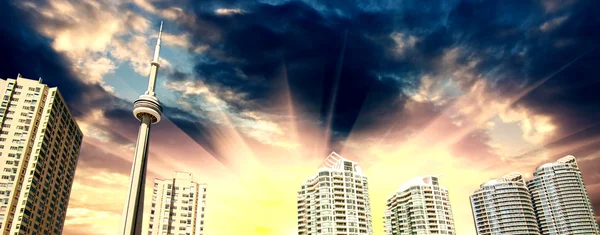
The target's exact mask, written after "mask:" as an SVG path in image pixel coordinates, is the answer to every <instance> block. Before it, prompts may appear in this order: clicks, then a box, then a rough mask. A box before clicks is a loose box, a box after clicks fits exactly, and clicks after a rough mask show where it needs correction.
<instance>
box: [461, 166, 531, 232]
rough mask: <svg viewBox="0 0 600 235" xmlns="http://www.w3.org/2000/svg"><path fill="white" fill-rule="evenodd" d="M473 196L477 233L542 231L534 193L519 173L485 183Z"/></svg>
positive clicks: (472, 205)
mask: <svg viewBox="0 0 600 235" xmlns="http://www.w3.org/2000/svg"><path fill="white" fill-rule="evenodd" d="M470 199H471V209H472V211H473V219H474V221H475V228H476V230H477V234H478V235H502V234H522V235H540V230H539V229H538V225H537V221H536V218H535V213H534V210H533V204H532V203H531V195H530V194H529V190H528V189H527V185H526V184H525V180H524V179H523V176H522V175H521V174H520V173H517V172H513V173H510V174H507V175H505V176H503V177H500V178H498V179H493V180H490V181H488V182H486V183H484V184H482V185H481V186H480V188H479V189H478V190H477V191H475V193H473V194H472V195H471V197H470Z"/></svg>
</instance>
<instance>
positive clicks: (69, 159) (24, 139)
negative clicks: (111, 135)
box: [0, 75, 83, 235]
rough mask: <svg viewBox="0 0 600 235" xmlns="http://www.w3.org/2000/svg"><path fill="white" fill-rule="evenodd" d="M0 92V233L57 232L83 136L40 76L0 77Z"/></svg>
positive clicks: (60, 101)
mask: <svg viewBox="0 0 600 235" xmlns="http://www.w3.org/2000/svg"><path fill="white" fill-rule="evenodd" d="M0 93H1V94H2V95H3V98H2V101H1V102H2V103H1V105H0V165H2V168H3V171H2V177H1V178H0V231H2V234H3V235H9V234H10V235H14V234H25V235H28V234H61V233H62V229H63V226H64V221H65V216H66V212H67V207H68V204H69V196H70V194H71V186H72V184H73V178H74V176H75V168H76V166H77V160H78V158H79V150H80V147H81V141H82V138H83V134H82V132H81V130H80V129H79V126H78V125H77V123H76V122H75V119H74V118H73V116H72V115H71V113H70V111H69V109H68V108H67V105H66V104H65V102H64V100H63V98H62V96H61V94H60V92H59V91H58V89H57V88H49V87H48V86H46V85H44V84H42V82H41V79H40V80H39V81H38V80H30V79H25V78H22V77H21V76H20V75H19V76H18V77H17V79H6V80H3V79H0Z"/></svg>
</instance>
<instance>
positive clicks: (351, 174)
mask: <svg viewBox="0 0 600 235" xmlns="http://www.w3.org/2000/svg"><path fill="white" fill-rule="evenodd" d="M371 221H372V220H371V207H370V200H369V184H368V182H367V176H365V175H364V174H363V173H362V170H361V168H360V167H359V166H358V164H357V163H356V162H353V161H350V160H348V159H345V158H343V157H342V156H340V155H338V154H337V153H335V152H332V153H331V154H330V155H329V156H328V157H327V158H326V159H325V162H324V163H323V165H321V167H320V168H319V171H318V174H317V175H315V176H313V177H310V178H309V179H308V180H307V181H305V182H304V183H303V184H302V189H301V190H299V191H298V234H299V235H316V234H319V235H338V234H339V235H341V234H344V235H359V234H361V235H362V234H369V235H370V234H373V227H372V223H371Z"/></svg>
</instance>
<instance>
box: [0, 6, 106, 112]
mask: <svg viewBox="0 0 600 235" xmlns="http://www.w3.org/2000/svg"><path fill="white" fill-rule="evenodd" d="M34 18H35V17H34V16H32V15H29V14H28V13H27V12H23V11H21V10H20V9H17V8H16V7H15V5H14V4H13V2H11V1H1V2H0V20H1V21H2V22H5V23H3V24H1V25H0V34H1V35H3V36H2V37H0V51H2V54H3V56H2V58H0V63H1V66H0V77H2V78H7V77H11V78H16V76H17V74H18V73H21V74H22V76H23V77H27V78H33V79H35V78H38V77H42V78H43V80H44V83H46V84H48V85H49V86H51V87H55V86H56V87H58V88H59V90H60V91H61V94H62V95H63V97H64V98H65V101H66V102H67V104H68V105H69V107H70V108H71V112H72V113H73V115H75V116H81V115H82V114H84V113H87V112H88V111H89V110H90V107H89V106H87V104H85V103H84V102H85V101H91V102H95V103H96V104H97V105H102V104H103V103H107V102H110V96H108V95H107V93H106V92H105V91H104V89H103V88H102V87H100V86H98V85H86V84H84V83H82V82H81V80H78V79H77V77H76V75H75V74H74V73H73V71H71V69H70V64H69V62H68V61H67V59H66V58H65V57H64V56H63V55H61V54H59V53H57V52H56V51H54V50H53V49H52V47H51V45H50V44H51V40H50V39H48V38H45V37H43V36H42V35H40V34H39V33H38V32H37V31H36V29H34V28H33V27H32V25H33V23H32V21H31V20H32V19H34ZM8 22H10V23H8ZM91 99H96V100H93V101H92V100H91Z"/></svg>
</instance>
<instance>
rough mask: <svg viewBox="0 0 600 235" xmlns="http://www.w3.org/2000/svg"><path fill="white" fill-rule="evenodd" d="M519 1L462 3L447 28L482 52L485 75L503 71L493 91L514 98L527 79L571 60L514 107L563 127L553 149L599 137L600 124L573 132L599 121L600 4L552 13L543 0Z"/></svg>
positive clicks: (543, 75)
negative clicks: (547, 118)
mask: <svg viewBox="0 0 600 235" xmlns="http://www.w3.org/2000/svg"><path fill="white" fill-rule="evenodd" d="M517 2H518V3H515V4H506V2H502V3H499V2H495V1H482V2H468V1H463V2H462V3H460V4H459V5H458V6H457V7H456V9H454V10H453V12H452V13H451V14H450V18H449V19H450V20H449V22H451V23H450V28H456V30H452V31H456V32H461V33H460V34H459V35H460V37H459V38H458V39H459V40H460V41H461V43H462V44H463V45H464V46H465V47H466V48H468V49H469V50H470V51H471V52H473V53H476V54H479V55H483V57H482V58H484V59H483V61H482V63H481V65H480V67H479V68H478V69H479V70H480V71H481V72H482V73H486V72H489V71H490V70H491V69H493V68H499V70H500V72H494V73H493V75H496V76H494V77H493V79H494V85H493V86H492V87H490V90H489V92H494V93H501V94H502V95H504V96H508V97H510V96H514V95H516V94H517V93H518V92H520V91H521V90H523V88H522V86H523V85H524V84H527V85H529V84H534V83H536V82H538V81H541V80H542V79H544V78H546V77H548V76H550V75H551V74H553V73H555V72H557V71H558V70H559V68H561V67H563V66H565V65H567V64H569V63H571V62H573V63H572V64H571V65H570V66H568V67H566V68H565V69H564V70H562V71H560V72H559V73H557V74H556V75H554V76H553V77H552V78H551V79H549V80H548V81H546V82H545V83H543V84H542V85H541V86H539V87H537V88H536V89H534V90H533V91H532V92H530V93H529V94H527V95H526V96H525V97H523V98H522V99H520V100H519V101H518V102H517V103H516V104H515V106H523V107H526V108H527V109H528V110H531V111H533V113H535V114H542V115H547V116H549V117H551V118H552V122H553V123H554V124H556V125H557V127H558V131H557V133H556V135H555V136H553V139H555V140H557V143H553V144H549V145H548V147H552V146H558V145H565V144H568V143H569V141H571V143H576V142H577V141H582V140H585V139H590V138H594V137H598V136H600V128H590V129H588V130H586V131H582V132H579V133H575V134H573V133H572V132H574V131H576V130H581V129H584V128H586V127H588V126H590V125H594V124H598V121H597V120H599V118H600V111H599V110H600V97H598V95H597V89H598V88H600V79H598V76H597V68H598V66H599V65H600V56H599V55H598V42H600V33H599V32H598V30H596V29H597V28H598V27H600V15H598V14H597V11H596V10H595V9H597V8H598V7H600V2H598V1H579V2H578V3H576V4H573V5H570V7H569V8H568V10H563V11H559V12H556V13H552V14H546V13H545V9H544V8H543V6H542V5H540V4H539V3H538V1H533V2H531V1H529V2H528V1H517ZM517 6H518V7H517ZM565 12H568V13H565ZM559 17H565V19H564V21H563V22H562V23H560V24H558V23H557V25H556V26H555V27H554V28H552V27H550V28H542V27H541V26H542V25H544V23H547V22H551V21H552V20H554V19H556V18H559ZM555 22H556V21H555ZM461 29H462V31H461ZM520 54H521V55H520ZM576 59H577V60H576ZM575 60H576V61H575ZM563 137H567V138H563ZM558 139H560V140H558ZM590 147H592V148H595V147H593V146H587V148H588V150H587V151H584V149H578V150H577V152H581V151H584V152H594V151H590V150H589V148H590ZM574 151H575V150H574Z"/></svg>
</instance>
